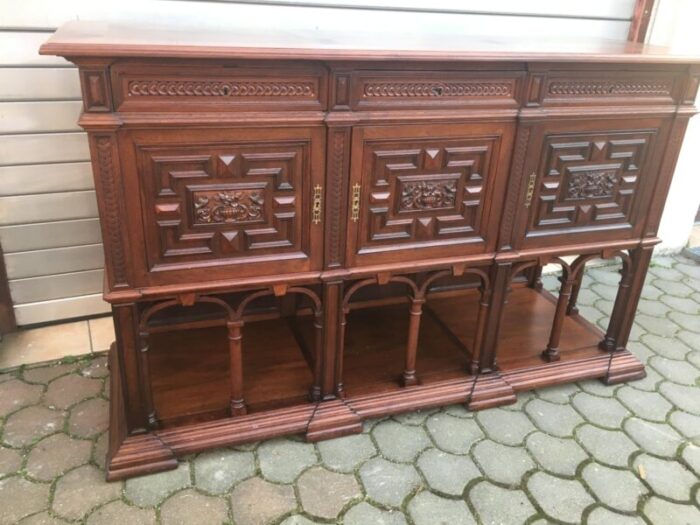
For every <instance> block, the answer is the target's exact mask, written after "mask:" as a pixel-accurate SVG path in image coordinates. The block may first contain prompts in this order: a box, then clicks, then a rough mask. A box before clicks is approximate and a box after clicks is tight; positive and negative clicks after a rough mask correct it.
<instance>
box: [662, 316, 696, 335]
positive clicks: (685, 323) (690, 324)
mask: <svg viewBox="0 0 700 525" xmlns="http://www.w3.org/2000/svg"><path fill="white" fill-rule="evenodd" d="M668 317H669V318H670V319H671V320H672V321H673V322H674V323H676V324H677V325H678V326H680V327H681V328H683V329H684V330H689V331H691V332H696V333H698V332H700V316H698V315H694V314H687V313H685V312H671V313H670V314H668Z"/></svg>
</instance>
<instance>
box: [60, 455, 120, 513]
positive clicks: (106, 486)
mask: <svg viewBox="0 0 700 525" xmlns="http://www.w3.org/2000/svg"><path fill="white" fill-rule="evenodd" d="M121 491H122V484H121V483H117V482H111V483H107V482H106V481H105V480H104V473H103V472H101V471H100V470H98V469H96V468H95V467H93V466H92V465H84V466H82V467H78V468H77V469H75V470H71V471H70V472H69V473H68V474H66V475H64V476H63V477H62V478H60V479H59V480H58V482H57V483H56V492H55V493H54V497H53V504H52V506H51V508H52V509H53V511H54V512H55V513H56V514H58V515H59V516H61V517H63V518H67V519H70V520H79V519H82V518H83V517H85V515H86V514H87V513H88V512H90V511H91V510H92V509H94V508H95V507H97V506H99V505H102V504H103V503H107V502H108V501H111V500H114V499H119V496H120V495H121Z"/></svg>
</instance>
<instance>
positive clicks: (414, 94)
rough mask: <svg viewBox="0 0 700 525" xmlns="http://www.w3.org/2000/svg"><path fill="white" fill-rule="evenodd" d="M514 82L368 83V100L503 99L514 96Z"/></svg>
mask: <svg viewBox="0 0 700 525" xmlns="http://www.w3.org/2000/svg"><path fill="white" fill-rule="evenodd" d="M512 90H513V83H512V82H367V83H366V84H365V86H364V96H365V97H366V98H375V97H390V98H393V97H397V98H399V97H400V98H423V97H503V96H509V95H511V94H512Z"/></svg>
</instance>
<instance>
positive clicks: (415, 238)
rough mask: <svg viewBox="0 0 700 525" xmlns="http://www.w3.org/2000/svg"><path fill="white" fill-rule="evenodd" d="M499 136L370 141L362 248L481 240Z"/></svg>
mask: <svg viewBox="0 0 700 525" xmlns="http://www.w3.org/2000/svg"><path fill="white" fill-rule="evenodd" d="M495 140H496V139H490V138H488V139H484V138H478V139H437V140H436V139H432V140H425V141H421V140H415V139H407V140H393V141H383V140H380V141H367V142H366V143H365V145H364V150H365V156H364V163H363V172H362V177H363V179H362V180H363V185H364V186H369V191H368V192H367V193H366V194H365V195H366V197H365V198H366V199H367V202H366V203H364V204H362V206H361V210H363V211H362V213H363V216H362V221H363V224H364V227H361V228H360V231H361V232H363V233H361V235H362V237H363V238H361V239H359V252H360V253H362V252H363V249H369V250H376V249H381V248H382V247H386V248H387V249H392V247H393V246H401V245H412V246H413V245H420V244H421V243H431V242H433V241H437V240H443V239H454V240H455V241H457V242H459V241H460V240H463V241H464V242H468V241H469V240H472V239H477V240H480V239H481V238H482V237H481V228H482V224H481V215H482V204H483V193H484V188H485V186H486V183H487V180H486V178H487V176H488V173H489V169H490V166H489V164H490V160H491V156H492V152H493V147H494V143H495Z"/></svg>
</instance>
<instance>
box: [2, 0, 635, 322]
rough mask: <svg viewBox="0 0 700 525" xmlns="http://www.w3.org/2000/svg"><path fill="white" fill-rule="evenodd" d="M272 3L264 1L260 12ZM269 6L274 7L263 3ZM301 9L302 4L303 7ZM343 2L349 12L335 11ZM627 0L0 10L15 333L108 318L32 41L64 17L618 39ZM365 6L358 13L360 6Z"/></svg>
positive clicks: (63, 110)
mask: <svg viewBox="0 0 700 525" xmlns="http://www.w3.org/2000/svg"><path fill="white" fill-rule="evenodd" d="M266 4H269V5H266ZM272 4H275V5H272ZM300 5H303V6H304V7H300ZM348 5H351V6H352V9H349V8H343V7H339V6H345V7H347V6H348ZM633 6H634V0H616V1H612V2H611V1H609V0H588V1H587V2H561V1H560V0H532V1H529V2H523V1H521V0H501V1H499V2H493V1H491V0H462V1H457V0H433V1H432V2H429V3H428V2H425V1H424V0H357V1H354V2H349V1H347V0H304V1H298V0H274V1H267V0H261V1H260V2H258V4H257V5H251V4H247V3H243V4H241V3H236V2H235V0H234V1H229V2H225V1H224V2H222V1H215V2H196V3H195V2H194V1H178V0H159V1H155V0H153V1H146V2H144V1H135V0H125V1H123V2H120V3H119V4H118V9H115V4H114V3H111V2H95V1H86V0H64V1H61V2H55V1H52V0H23V1H22V2H15V3H13V5H12V8H11V9H0V242H2V245H3V249H4V251H5V256H6V265H7V269H8V274H9V276H10V288H11V290H12V293H13V299H14V301H15V303H16V304H15V314H16V317H17V322H18V323H19V324H20V325H26V324H34V323H43V322H47V321H51V320H56V319H63V318H70V317H77V316H84V315H91V314H97V313H103V312H106V311H108V306H107V304H106V303H104V302H103V301H102V300H101V297H100V293H99V292H100V288H101V286H102V283H101V280H102V264H103V255H102V245H101V244H100V243H101V236H100V229H99V223H98V220H97V218H96V217H97V210H96V203H95V194H94V191H93V183H92V176H91V167H90V163H89V149H88V144H87V139H86V135H85V134H84V133H82V132H80V131H78V129H79V128H78V127H77V125H76V120H77V118H78V115H79V113H80V111H81V103H80V85H79V79H78V74H77V70H76V69H75V68H74V67H73V65H72V64H70V63H69V62H67V61H65V60H64V59H62V58H57V57H42V56H39V55H38V54H37V50H38V48H39V45H40V44H41V43H42V42H44V40H46V38H47V37H48V36H49V34H50V32H51V31H52V30H53V29H55V28H56V27H58V26H59V25H61V24H62V23H63V22H66V21H68V20H72V19H90V20H108V21H114V22H130V21H133V22H143V21H148V20H152V19H158V21H159V23H161V24H168V25H170V26H173V27H176V26H177V25H179V24H185V25H200V24H201V25H202V26H206V25H209V26H212V25H213V26H218V27H219V28H220V29H225V28H226V27H227V25H231V24H233V23H234V22H235V23H236V24H240V23H244V24H246V25H248V26H250V27H251V28H252V27H259V28H261V30H266V29H269V28H270V27H273V28H274V27H276V26H279V27H284V26H285V25H287V24H288V23H290V21H291V22H292V23H294V24H295V25H299V26H301V27H308V28H309V29H310V30H313V29H314V28H316V27H323V28H324V29H326V30H329V31H333V30H334V29H335V28H338V29H343V30H345V29H347V28H348V27H362V30H363V32H365V33H372V32H376V33H378V34H380V33H382V32H383V31H384V28H385V27H386V26H387V25H388V24H390V25H392V26H393V27H400V28H402V29H403V30H404V31H406V32H410V33H412V34H415V35H416V38H420V34H426V33H434V32H436V31H438V32H440V34H441V35H444V37H445V38H447V39H449V38H450V35H453V34H461V33H464V32H465V31H466V32H469V33H470V34H474V35H515V36H517V35H522V36H525V37H533V36H536V35H543V36H546V37H548V38H553V37H556V36H567V37H576V36H579V37H584V38H620V39H624V38H625V37H626V34H627V30H628V28H629V21H630V18H631V15H632V10H633ZM362 7H364V10H363V9H360V8H362Z"/></svg>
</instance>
